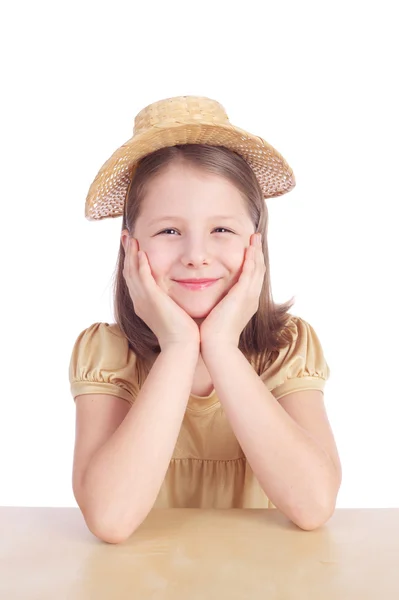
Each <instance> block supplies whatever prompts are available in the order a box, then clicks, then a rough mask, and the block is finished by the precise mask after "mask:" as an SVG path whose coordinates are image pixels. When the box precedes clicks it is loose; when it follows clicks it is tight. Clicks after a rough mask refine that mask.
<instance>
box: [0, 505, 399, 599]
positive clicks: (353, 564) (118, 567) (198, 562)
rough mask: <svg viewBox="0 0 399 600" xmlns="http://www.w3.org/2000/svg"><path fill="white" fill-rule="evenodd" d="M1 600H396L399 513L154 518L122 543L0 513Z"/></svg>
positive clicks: (55, 513) (44, 515) (22, 511)
mask: <svg viewBox="0 0 399 600" xmlns="http://www.w3.org/2000/svg"><path fill="white" fill-rule="evenodd" d="M0 598H1V600H16V599H18V600H19V599H21V600H22V599H23V600H30V599H32V600H33V599H35V600H47V599H48V600H64V599H68V600H88V599H90V600H103V599H110V600H111V599H112V600H119V599H121V600H122V599H129V600H130V599H133V598H134V599H135V600H136V599H137V600H145V599H147V598H148V599H151V600H154V599H158V598H159V599H163V600H169V599H171V600H172V599H173V600H180V599H184V600H197V599H198V600H199V599H201V600H205V599H206V600H216V599H217V600H222V599H223V600H224V599H229V600H238V599H240V600H241V599H245V600H257V599H262V600H265V599H276V600H277V599H278V600H297V599H303V600H313V599H314V600H332V599H334V600H369V599H370V600H380V599H381V600H398V599H399V508H382V509H379V508H375V509H369V508H367V509H364V508H363V509H336V511H335V514H334V515H333V517H331V519H330V520H329V521H328V522H327V523H326V524H325V525H324V526H323V527H321V528H319V529H316V530H314V531H303V530H302V529H299V528H298V527H296V525H294V524H293V523H291V522H290V521H289V520H288V519H287V518H286V517H285V516H284V515H283V514H282V513H281V512H280V511H278V510H276V509H270V510H267V509H245V510H239V509H232V510H220V509H219V510H201V509H169V510H166V509H165V510H161V509H158V510H157V509H154V510H153V511H152V512H150V514H149V515H148V517H147V518H146V520H145V521H144V522H143V523H142V525H141V526H140V527H139V528H138V529H137V530H136V531H135V532H134V533H133V535H132V536H131V537H130V538H129V539H128V540H127V541H125V542H123V543H121V544H107V543H105V542H102V541H101V540H99V539H98V538H96V537H95V536H94V535H93V534H92V533H91V532H90V531H89V529H88V528H87V526H86V523H85V521H84V519H83V516H82V514H81V512H80V510H79V509H78V508H25V507H20V508H19V507H0Z"/></svg>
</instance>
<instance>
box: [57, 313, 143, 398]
mask: <svg viewBox="0 0 399 600" xmlns="http://www.w3.org/2000/svg"><path fill="white" fill-rule="evenodd" d="M69 380H70V383H71V386H72V387H71V389H72V392H73V394H74V396H76V395H77V394H78V393H95V392H96V393H106V391H108V393H116V395H118V392H119V395H121V392H120V390H119V389H118V388H122V389H123V390H126V391H127V392H128V394H129V396H128V397H129V398H131V397H135V396H136V395H137V393H138V389H139V385H138V369H137V357H136V354H135V353H134V352H133V350H131V348H130V347H129V343H128V340H127V338H126V336H125V335H124V334H123V332H122V331H121V330H120V328H119V326H118V325H117V324H116V323H112V324H109V323H93V324H91V325H90V326H89V327H87V328H85V329H83V331H81V332H80V333H79V335H78V336H77V338H76V340H75V343H74V345H73V348H72V353H71V358H70V363H69ZM94 384H96V385H94ZM97 384H101V385H100V387H99V386H98V385H97ZM122 394H124V392H122ZM124 396H126V394H124Z"/></svg>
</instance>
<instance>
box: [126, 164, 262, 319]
mask: <svg viewBox="0 0 399 600" xmlns="http://www.w3.org/2000/svg"><path fill="white" fill-rule="evenodd" d="M254 231H255V228H254V225H253V223H252V221H251V219H250V217H249V215H248V212H247V209H246V205H245V202H244V200H243V198H242V196H241V194H240V192H239V191H238V189H237V188H236V187H235V186H234V185H233V184H232V183H230V182H229V181H228V180H227V179H225V178H223V177H220V176H219V175H215V174H212V173H207V172H205V171H204V170H201V169H199V168H197V167H192V166H191V165H187V164H176V163H174V164H173V163H172V164H171V165H169V166H168V167H167V169H165V170H163V171H162V172H161V173H160V174H159V175H158V176H156V177H155V178H154V179H152V180H151V181H150V183H149V184H148V187H147V192H146V195H145V198H144V200H143V205H142V212H141V214H140V216H139V218H138V219H137V221H136V226H135V230H134V237H135V238H136V239H137V240H138V243H139V248H140V249H141V250H144V252H146V254H147V257H148V260H149V263H150V267H151V271H152V275H153V277H154V279H155V281H156V282H157V284H158V285H159V286H160V288H161V289H163V290H164V291H165V292H166V293H167V294H168V295H169V296H170V297H171V298H172V299H173V300H174V301H175V302H176V303H177V304H178V305H179V306H180V307H181V308H183V309H184V310H185V311H186V312H187V313H188V314H189V315H190V316H191V317H192V318H193V319H194V320H195V321H196V323H197V324H200V323H201V322H202V321H203V320H204V319H205V318H206V316H207V315H208V314H209V312H210V311H211V310H212V308H214V306H216V304H217V303H218V302H220V300H221V299H222V298H223V297H224V296H225V295H226V294H227V293H228V291H229V290H230V289H231V287H232V286H233V285H234V284H235V283H236V282H237V281H238V279H239V276H240V274H241V269H242V266H243V263H244V254H245V248H247V247H248V246H249V245H250V236H251V234H253V233H254ZM125 235H126V230H124V234H123V238H122V242H123V244H124V243H125ZM207 278H208V279H217V281H216V282H215V283H213V284H212V285H210V286H208V287H204V288H202V289H198V288H196V289H190V288H188V287H186V286H184V285H182V284H181V283H178V280H182V279H207Z"/></svg>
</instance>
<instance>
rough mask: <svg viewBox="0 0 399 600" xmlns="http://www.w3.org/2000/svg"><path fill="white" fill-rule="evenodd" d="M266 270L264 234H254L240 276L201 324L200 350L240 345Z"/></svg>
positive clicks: (257, 299) (257, 298)
mask: <svg viewBox="0 0 399 600" xmlns="http://www.w3.org/2000/svg"><path fill="white" fill-rule="evenodd" d="M265 272H266V266H265V262H264V256H263V252H262V243H261V236H260V234H253V235H252V236H251V238H250V245H249V247H248V248H246V252H245V258H244V264H243V267H242V270H241V275H240V278H239V280H238V281H237V283H236V284H235V285H234V286H233V287H232V288H231V289H230V290H229V292H228V294H227V295H226V296H225V297H224V298H223V300H221V301H220V302H219V303H218V304H217V305H216V306H215V307H214V308H213V309H212V310H211V312H210V313H209V315H208V316H207V317H206V319H205V320H204V321H203V322H202V323H201V325H200V338H201V351H203V350H205V348H206V347H215V346H216V345H217V346H220V345H221V344H222V345H226V344H227V345H234V346H238V342H239V339H240V335H241V332H242V330H243V329H244V327H245V326H246V325H247V323H248V321H249V320H250V318H251V317H252V316H253V315H254V314H255V313H256V311H257V310H258V308H259V296H260V292H261V289H262V285H263V279H264V276H265Z"/></svg>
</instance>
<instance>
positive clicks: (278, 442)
mask: <svg viewBox="0 0 399 600" xmlns="http://www.w3.org/2000/svg"><path fill="white" fill-rule="evenodd" d="M202 356H203V359H204V362H205V363H206V366H207V368H208V371H209V373H210V376H211V378H212V381H213V384H214V386H215V389H216V392H217V394H218V397H219V399H220V401H221V404H222V406H223V409H224V411H225V413H226V416H227V418H228V420H229V422H230V424H231V427H232V429H233V431H234V433H235V435H236V437H237V440H238V442H239V444H240V446H241V448H242V450H243V452H244V454H245V456H246V458H247V460H248V462H249V464H250V465H251V468H252V470H253V472H254V474H255V476H256V477H257V479H258V481H259V483H260V485H261V486H262V489H263V490H264V492H265V494H266V495H267V496H268V497H269V498H270V500H271V501H272V502H273V504H274V505H275V506H277V507H278V508H279V509H280V510H281V511H282V512H283V513H284V514H285V515H286V516H287V517H288V518H289V519H291V520H292V521H293V522H295V523H296V524H297V525H299V526H300V527H302V528H308V526H309V527H312V525H311V524H312V523H317V522H323V520H326V519H327V518H328V516H329V512H330V507H331V506H332V505H333V504H334V502H335V499H336V494H337V492H338V487H337V472H336V469H335V467H334V464H333V462H332V460H331V459H330V457H329V456H328V454H327V453H326V452H325V451H324V449H323V448H322V447H321V446H319V444H317V443H316V441H315V440H314V439H313V438H312V437H311V436H310V435H309V434H307V432H306V431H305V430H304V429H302V428H301V427H300V426H299V425H298V424H297V423H296V422H295V421H294V420H293V419H292V418H291V416H290V415H289V414H288V413H287V412H286V411H285V410H284V408H283V407H282V406H281V405H280V404H279V402H278V401H277V400H276V399H275V398H274V396H273V395H272V394H271V392H269V390H268V389H267V388H266V386H265V384H264V383H263V381H262V380H261V379H260V377H259V376H258V375H257V373H256V372H255V371H254V369H253V368H252V366H251V365H250V364H249V362H248V361H247V359H246V358H245V356H244V355H243V354H242V352H241V351H240V350H239V349H238V348H237V347H231V348H228V349H225V348H223V349H221V348H219V349H216V348H213V349H212V351H210V352H208V353H207V352H206V350H205V351H202Z"/></svg>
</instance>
